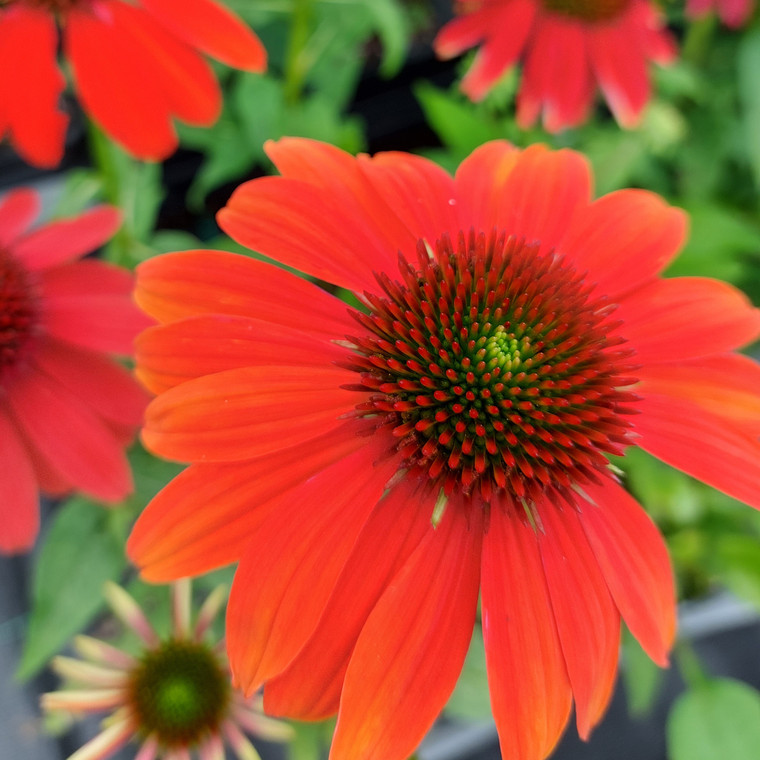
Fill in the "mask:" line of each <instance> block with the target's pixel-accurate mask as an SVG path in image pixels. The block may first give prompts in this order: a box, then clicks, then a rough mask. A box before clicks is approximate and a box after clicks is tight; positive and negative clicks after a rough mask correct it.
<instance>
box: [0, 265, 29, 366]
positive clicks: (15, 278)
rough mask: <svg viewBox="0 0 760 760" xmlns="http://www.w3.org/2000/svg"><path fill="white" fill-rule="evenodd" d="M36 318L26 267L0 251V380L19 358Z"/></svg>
mask: <svg viewBox="0 0 760 760" xmlns="http://www.w3.org/2000/svg"><path fill="white" fill-rule="evenodd" d="M36 320H37V308H36V298H35V296H34V292H33V288H32V283H31V282H30V279H29V275H28V273H27V272H26V270H25V269H24V268H23V267H22V266H21V265H20V264H19V263H18V262H17V261H16V259H15V258H13V257H12V256H10V255H9V254H7V253H4V252H3V251H0V380H2V376H3V374H4V373H5V371H7V370H8V369H9V368H10V367H12V366H13V365H14V364H16V362H17V361H18V359H19V356H20V355H21V352H22V351H23V350H24V347H25V345H26V344H27V342H28V340H29V338H30V336H31V335H32V333H33V331H34V325H35V323H36Z"/></svg>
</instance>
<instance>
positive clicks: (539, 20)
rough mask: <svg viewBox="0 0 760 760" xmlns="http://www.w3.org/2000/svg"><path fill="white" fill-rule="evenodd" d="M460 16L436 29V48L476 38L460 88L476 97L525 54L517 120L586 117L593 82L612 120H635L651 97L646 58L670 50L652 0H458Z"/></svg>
mask: <svg viewBox="0 0 760 760" xmlns="http://www.w3.org/2000/svg"><path fill="white" fill-rule="evenodd" d="M456 8H457V10H458V12H459V14H460V15H459V17H458V18H455V19H454V20H453V21H451V22H449V23H448V24H447V25H446V26H445V27H444V28H443V29H442V30H441V31H440V32H439V34H438V36H437V38H436V40H435V43H434V46H435V49H436V52H437V53H438V55H439V56H441V57H443V58H451V57H453V56H455V55H459V54H460V53H462V52H463V51H464V50H467V49H468V48H471V47H473V46H475V45H478V44H480V45H481V48H480V51H479V52H478V54H477V56H476V58H475V62H474V63H473V65H472V67H471V68H470V70H469V72H468V73H467V75H466V76H465V77H464V79H463V80H462V89H463V90H464V92H465V93H466V94H467V95H468V96H469V97H470V98H472V99H473V100H481V99H482V98H484V97H485V95H486V94H487V93H488V91H489V90H490V89H491V87H492V86H493V85H494V84H495V83H496V82H497V81H498V79H499V78H500V77H501V76H502V75H503V74H504V72H505V71H506V70H507V69H508V68H509V67H510V66H512V65H514V64H515V63H516V62H517V61H518V60H522V62H523V71H522V83H521V85H520V91H519V93H518V96H517V121H518V123H519V124H520V126H521V127H523V128H525V127H528V126H530V125H531V124H533V123H534V122H535V121H536V120H537V119H538V117H539V116H540V115H543V123H544V126H545V128H546V129H547V130H549V131H550V132H557V131H559V130H561V129H565V128H566V127H573V126H577V125H578V124H581V123H582V122H584V121H585V120H586V119H587V118H588V115H589V111H590V109H591V106H592V104H593V96H594V90H595V85H597V84H598V86H599V88H600V89H601V90H602V93H603V94H604V96H605V99H606V100H607V103H608V104H609V106H610V109H611V110H612V112H613V114H614V115H615V118H616V119H617V121H618V122H619V123H620V124H621V125H622V126H625V127H631V126H634V125H635V124H636V123H637V121H638V120H639V117H640V115H641V112H642V110H643V108H644V106H645V105H646V103H647V101H648V100H649V96H650V83H649V75H648V72H647V66H648V63H649V61H656V62H657V63H667V62H668V61H670V60H671V59H672V58H673V56H674V54H675V47H674V44H673V41H672V39H671V37H670V36H669V35H668V34H667V32H666V31H664V30H663V28H662V23H661V21H660V18H659V14H658V12H657V10H656V9H655V8H654V6H653V5H652V4H651V2H650V0H458V2H457V3H456Z"/></svg>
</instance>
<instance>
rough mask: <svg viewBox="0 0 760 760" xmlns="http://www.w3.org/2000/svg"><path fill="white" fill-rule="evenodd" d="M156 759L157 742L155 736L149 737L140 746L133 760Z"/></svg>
mask: <svg viewBox="0 0 760 760" xmlns="http://www.w3.org/2000/svg"><path fill="white" fill-rule="evenodd" d="M157 757H158V740H157V739H156V737H155V736H152V735H151V736H149V737H148V738H147V739H146V740H145V741H144V742H143V743H142V744H141V745H140V749H139V751H138V753H137V754H136V755H135V760H156V758H157Z"/></svg>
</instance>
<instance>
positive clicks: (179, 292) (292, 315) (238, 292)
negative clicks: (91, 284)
mask: <svg viewBox="0 0 760 760" xmlns="http://www.w3.org/2000/svg"><path fill="white" fill-rule="evenodd" d="M135 298H136V300H137V302H138V304H139V305H140V307H141V308H142V309H144V310H145V311H147V312H148V313H149V314H151V315H152V316H154V317H155V318H156V319H158V321H159V322H172V321H174V320H177V319H182V318H183V317H189V316H193V315H195V314H209V313H210V314H231V315H239V316H244V317H253V318H254V319H261V320H264V321H266V322H271V323H272V324H277V325H283V326H285V327H291V328H294V329H296V330H304V329H307V330H309V331H310V332H313V333H317V334H319V335H321V336H322V337H326V338H328V339H334V338H342V337H343V336H344V335H345V334H346V333H347V332H350V331H353V330H355V328H356V322H354V320H353V319H351V318H350V317H349V316H348V314H347V313H346V305H345V303H343V302H342V301H340V300H338V299H337V298H335V297H334V296H331V295H329V294H328V293H326V292H325V291H324V290H321V289H320V288H318V287H317V286H316V285H313V284H312V283H310V282H307V281H306V280H302V279H301V278H300V277H296V276H294V275H292V274H290V272H286V271H284V270H282V269H278V268H277V267H274V266H272V265H271V264H265V263H264V262H262V261H254V260H253V259H250V258H248V257H246V256H240V255H237V254H234V253H224V252H222V251H183V252H181V253H170V254H165V255H164V256H157V257H156V258H154V259H149V260H148V261H145V262H143V263H142V264H140V266H139V267H138V268H137V289H136V292H135ZM307 305H308V307H307Z"/></svg>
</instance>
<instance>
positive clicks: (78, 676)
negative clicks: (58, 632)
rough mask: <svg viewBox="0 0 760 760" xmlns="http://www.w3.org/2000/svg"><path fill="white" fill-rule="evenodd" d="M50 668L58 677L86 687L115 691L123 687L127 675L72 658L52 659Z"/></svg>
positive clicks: (120, 671) (123, 672)
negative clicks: (99, 687) (98, 687)
mask: <svg viewBox="0 0 760 760" xmlns="http://www.w3.org/2000/svg"><path fill="white" fill-rule="evenodd" d="M51 667H52V668H53V670H55V672H56V673H58V675H60V676H63V677H64V678H70V679H71V680H72V681H76V682H78V683H84V684H87V685H88V686H102V687H104V688H109V689H116V688H119V687H122V686H124V684H125V683H126V682H127V680H128V678H129V675H128V673H126V672H125V671H124V670H115V669H114V668H104V667H102V666H101V665H93V664H92V663H90V662H82V660H76V659H74V658H73V657H54V658H53V661H52V663H51Z"/></svg>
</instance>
